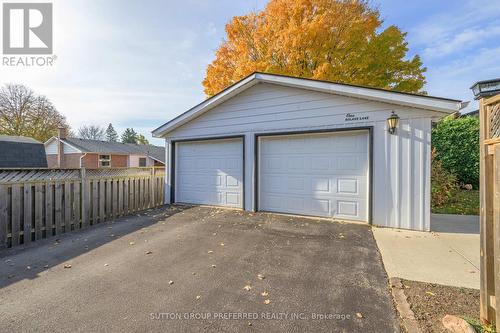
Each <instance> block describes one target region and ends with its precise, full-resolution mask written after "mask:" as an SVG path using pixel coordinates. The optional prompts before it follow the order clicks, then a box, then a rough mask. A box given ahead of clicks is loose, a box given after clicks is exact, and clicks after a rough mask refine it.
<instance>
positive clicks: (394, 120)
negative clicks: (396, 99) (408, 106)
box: [387, 111, 399, 134]
mask: <svg viewBox="0 0 500 333" xmlns="http://www.w3.org/2000/svg"><path fill="white" fill-rule="evenodd" d="M398 123H399V116H398V115H397V114H395V113H394V111H392V113H391V116H390V117H389V118H387V131H388V132H389V133H390V134H394V133H396V128H397V127H398Z"/></svg>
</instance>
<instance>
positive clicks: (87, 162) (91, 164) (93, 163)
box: [82, 154, 99, 169]
mask: <svg viewBox="0 0 500 333" xmlns="http://www.w3.org/2000/svg"><path fill="white" fill-rule="evenodd" d="M82 164H83V165H82V166H83V167H85V168H87V169H97V168H98V167H99V156H98V155H97V154H87V155H85V157H84V158H83V161H82Z"/></svg>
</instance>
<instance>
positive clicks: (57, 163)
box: [45, 129, 165, 169]
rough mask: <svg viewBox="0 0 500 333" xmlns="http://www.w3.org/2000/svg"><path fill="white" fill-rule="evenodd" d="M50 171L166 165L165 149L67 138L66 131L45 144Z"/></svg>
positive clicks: (61, 130)
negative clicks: (51, 169) (57, 169)
mask: <svg viewBox="0 0 500 333" xmlns="http://www.w3.org/2000/svg"><path fill="white" fill-rule="evenodd" d="M45 152H46V154H47V164H48V167H49V168H60V169H76V168H80V167H85V168H88V169H98V168H109V167H112V168H124V167H149V166H164V165H165V148H164V147H159V146H153V145H135V144H130V143H120V142H108V141H99V140H87V139H78V138H70V137H66V135H65V131H64V130H63V129H60V130H59V135H58V136H57V137H52V138H50V139H49V140H47V142H45Z"/></svg>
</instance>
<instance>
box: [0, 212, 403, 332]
mask: <svg viewBox="0 0 500 333" xmlns="http://www.w3.org/2000/svg"><path fill="white" fill-rule="evenodd" d="M65 266H66V268H65ZM0 327H2V328H1V330H2V331H7V332H20V331H23V332H26V331H37V332H40V331H45V332H48V331H50V332H53V331H81V332H84V331H85V332H89V331H92V332H99V331H101V332H103V331H107V332H109V331H120V332H128V331H133V332H139V331H140V332H143V331H157V332H190V331H207V332H394V331H399V324H398V320H397V317H396V314H395V311H394V308H393V305H392V300H391V297H390V294H389V290H388V286H387V276H386V273H385V271H384V268H383V265H382V261H381V257H380V254H379V252H378V249H377V246H376V244H375V241H374V238H373V235H372V232H371V229H370V228H369V227H368V226H364V225H358V224H339V223H331V222H327V221H317V220H311V219H306V218H297V217H288V216H279V215H273V214H266V213H258V214H250V213H246V212H241V211H232V210H218V209H212V208H203V207H193V208H187V209H180V208H176V207H173V208H164V209H159V210H152V211H149V212H148V213H147V214H142V215H141V216H133V217H127V218H123V219H121V220H119V221H117V222H115V223H108V224H103V225H101V226H97V227H93V228H90V229H88V230H86V231H84V232H78V233H74V234H69V235H65V236H63V237H60V238H59V239H54V238H53V239H51V240H48V241H43V242H41V243H39V244H33V245H32V246H31V247H29V248H26V249H18V250H9V251H4V252H3V253H1V252H0Z"/></svg>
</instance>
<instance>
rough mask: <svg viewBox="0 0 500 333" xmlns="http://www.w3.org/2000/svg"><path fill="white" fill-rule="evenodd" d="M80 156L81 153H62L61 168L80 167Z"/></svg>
mask: <svg viewBox="0 0 500 333" xmlns="http://www.w3.org/2000/svg"><path fill="white" fill-rule="evenodd" d="M80 157H82V154H79V153H74V154H64V162H63V166H62V168H63V169H78V168H80Z"/></svg>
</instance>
